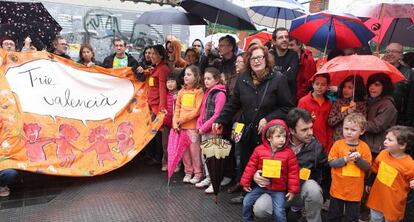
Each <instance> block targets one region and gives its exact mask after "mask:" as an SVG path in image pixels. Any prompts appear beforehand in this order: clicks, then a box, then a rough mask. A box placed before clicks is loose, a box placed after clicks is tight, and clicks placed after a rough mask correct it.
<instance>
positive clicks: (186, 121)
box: [173, 65, 203, 184]
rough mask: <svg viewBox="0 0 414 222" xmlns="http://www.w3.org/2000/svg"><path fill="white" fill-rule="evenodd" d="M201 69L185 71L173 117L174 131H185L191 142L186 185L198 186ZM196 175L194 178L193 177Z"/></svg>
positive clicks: (187, 150) (187, 155)
mask: <svg viewBox="0 0 414 222" xmlns="http://www.w3.org/2000/svg"><path fill="white" fill-rule="evenodd" d="M200 79H201V75H200V69H199V68H198V67H197V66H195V65H191V66H188V67H187V68H186V69H185V74H184V88H183V89H181V90H180V91H179V92H178V96H177V102H176V103H175V111H174V116H173V128H174V130H177V131H179V130H183V131H184V133H186V134H187V135H188V137H189V138H190V140H191V144H190V147H189V148H188V149H186V150H185V151H184V155H183V163H184V172H185V176H184V178H183V182H184V183H192V184H196V183H198V182H200V180H201V178H202V177H203V171H202V169H201V150H200V138H199V135H198V131H197V128H196V123H197V118H198V116H199V115H200V108H201V103H202V101H203V90H202V89H201V87H200ZM193 173H194V177H193V178H192V175H193Z"/></svg>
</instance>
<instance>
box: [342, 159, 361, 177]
mask: <svg viewBox="0 0 414 222" xmlns="http://www.w3.org/2000/svg"><path fill="white" fill-rule="evenodd" d="M342 176H344V177H361V169H359V167H358V166H357V165H355V163H354V162H348V163H347V164H346V165H345V166H344V167H342Z"/></svg>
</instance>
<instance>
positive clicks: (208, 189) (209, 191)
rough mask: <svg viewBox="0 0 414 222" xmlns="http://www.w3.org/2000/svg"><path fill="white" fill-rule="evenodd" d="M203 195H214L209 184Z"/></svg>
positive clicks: (211, 185)
mask: <svg viewBox="0 0 414 222" xmlns="http://www.w3.org/2000/svg"><path fill="white" fill-rule="evenodd" d="M204 193H206V194H212V193H214V189H213V184H210V186H208V187H207V189H205V190H204Z"/></svg>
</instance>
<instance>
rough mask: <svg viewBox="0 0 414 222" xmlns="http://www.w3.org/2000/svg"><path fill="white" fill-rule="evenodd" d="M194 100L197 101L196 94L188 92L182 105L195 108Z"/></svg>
mask: <svg viewBox="0 0 414 222" xmlns="http://www.w3.org/2000/svg"><path fill="white" fill-rule="evenodd" d="M194 102H195V95H194V94H189V93H187V94H184V95H183V99H182V101H181V105H182V106H183V107H184V108H194Z"/></svg>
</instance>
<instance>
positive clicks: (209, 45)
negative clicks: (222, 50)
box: [204, 41, 213, 56]
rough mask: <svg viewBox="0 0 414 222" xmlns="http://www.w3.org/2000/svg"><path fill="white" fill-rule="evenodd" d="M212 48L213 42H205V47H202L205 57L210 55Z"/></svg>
mask: <svg viewBox="0 0 414 222" xmlns="http://www.w3.org/2000/svg"><path fill="white" fill-rule="evenodd" d="M212 48H213V42H211V41H209V42H207V43H206V45H205V46H204V54H205V55H206V56H208V55H210V53H211V49H212Z"/></svg>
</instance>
